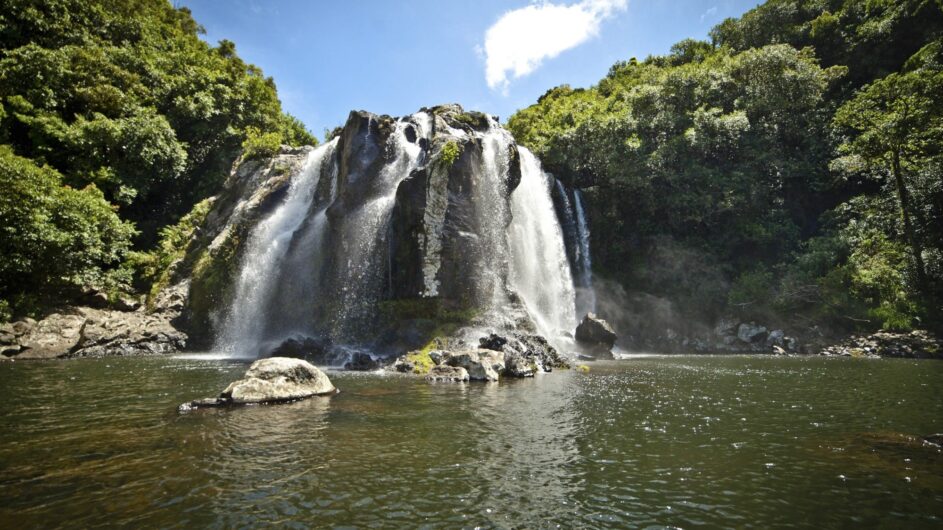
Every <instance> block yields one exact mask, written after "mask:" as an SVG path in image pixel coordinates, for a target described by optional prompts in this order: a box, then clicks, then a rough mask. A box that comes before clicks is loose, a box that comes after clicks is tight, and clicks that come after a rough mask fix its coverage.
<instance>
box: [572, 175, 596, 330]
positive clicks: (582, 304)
mask: <svg viewBox="0 0 943 530" xmlns="http://www.w3.org/2000/svg"><path fill="white" fill-rule="evenodd" d="M573 206H574V211H575V212H576V234H577V243H578V246H577V250H578V252H577V263H578V265H577V271H578V276H577V280H576V311H577V313H578V314H579V315H585V314H586V313H590V312H595V311H596V291H595V290H594V289H593V260H592V257H591V255H590V253H589V226H587V223H586V212H585V211H584V210H583V192H581V191H580V190H579V189H576V190H574V191H573Z"/></svg>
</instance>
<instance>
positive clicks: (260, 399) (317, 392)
mask: <svg viewBox="0 0 943 530" xmlns="http://www.w3.org/2000/svg"><path fill="white" fill-rule="evenodd" d="M335 393H337V389H336V388H334V385H333V384H332V383H331V380H330V379H328V377H327V375H325V374H324V372H322V371H321V370H319V369H318V368H317V367H316V366H314V365H312V364H311V363H309V362H307V361H304V360H302V359H294V358H289V357H270V358H268V359H260V360H258V361H255V362H254V363H252V366H250V367H249V370H248V371H246V375H245V377H244V378H243V379H240V380H239V381H235V382H233V383H231V384H230V385H229V386H228V387H226V389H225V390H223V391H222V392H221V393H220V394H219V397H216V398H208V399H198V400H194V401H190V402H187V403H184V404H183V405H180V407H179V409H178V410H180V411H181V412H186V411H189V410H192V409H195V408H202V407H219V406H226V405H246V404H252V403H282V402H286V401H296V400H299V399H304V398H308V397H312V396H323V395H329V394H335Z"/></svg>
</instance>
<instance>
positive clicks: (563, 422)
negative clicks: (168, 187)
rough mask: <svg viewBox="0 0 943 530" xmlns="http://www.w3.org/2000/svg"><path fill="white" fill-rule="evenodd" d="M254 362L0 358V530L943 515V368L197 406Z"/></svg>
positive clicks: (840, 364) (678, 375) (745, 369)
mask: <svg viewBox="0 0 943 530" xmlns="http://www.w3.org/2000/svg"><path fill="white" fill-rule="evenodd" d="M245 368H246V365H245V364H238V363H232V362H227V361H224V360H212V359H199V358H180V357H177V358H171V357H163V358H128V359H122V358H109V359H100V360H92V359H89V360H76V361H70V362H50V363H41V362H37V363H26V362H16V363H9V362H7V363H0V402H2V404H3V405H2V409H0V526H2V527H6V528H24V527H44V528H53V527H89V526H100V525H107V526H124V527H141V526H147V527H168V528H173V527H177V528H193V527H208V528H231V527H249V526H260V525H278V526H285V527H299V528H302V527H311V526H318V527H389V526H405V527H422V526H427V527H449V528H454V527H476V526H479V527H528V528H531V527H555V526H562V527H567V528H569V527H583V528H591V527H624V526H630V527H648V526H654V527H663V526H666V527H682V528H691V527H701V526H709V527H718V526H726V527H738V528H746V527H756V528H770V527H823V526H825V527H839V526H841V527H852V526H854V527H858V526H869V527H870V526H881V527H895V528H903V527H907V528H921V527H927V528H931V527H937V528H939V527H940V526H941V525H943V455H941V452H940V449H939V448H938V447H935V446H931V445H929V444H924V443H922V442H921V441H920V440H919V439H917V438H914V435H920V434H929V433H932V432H943V399H941V396H940V390H941V388H943V363H940V362H934V361H908V360H860V359H829V358H771V357H749V356H652V357H637V358H632V359H628V360H624V361H615V362H608V363H594V364H592V365H591V366H590V369H589V372H588V373H583V372H581V371H578V370H570V371H558V372H554V373H552V374H548V375H546V376H543V377H537V378H535V379H530V380H513V381H502V382H500V383H497V384H485V383H467V384H454V383H453V384H429V383H426V382H424V381H422V380H421V379H417V378H413V377H408V376H400V375H381V374H363V373H344V372H332V373H330V376H331V378H332V380H333V381H334V383H335V385H336V386H337V387H338V388H339V389H340V390H341V393H340V394H338V395H335V396H332V397H328V398H315V399H311V400H307V401H302V402H298V403H294V404H288V405H278V406H256V407H245V408H239V409H231V410H210V411H196V412H194V413H189V414H183V415H180V414H178V413H177V412H176V406H177V405H178V404H179V403H181V402H183V401H186V400H189V399H193V398H197V397H203V396H208V395H212V394H214V393H216V392H218V391H219V390H220V389H222V388H223V387H225V385H226V384H227V383H228V382H230V381H231V380H233V379H235V378H238V377H239V376H240V375H241V374H242V372H243V371H244V370H245Z"/></svg>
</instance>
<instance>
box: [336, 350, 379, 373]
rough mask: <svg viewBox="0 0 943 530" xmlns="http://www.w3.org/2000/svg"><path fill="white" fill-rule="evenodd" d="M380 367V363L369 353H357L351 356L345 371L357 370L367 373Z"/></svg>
mask: <svg viewBox="0 0 943 530" xmlns="http://www.w3.org/2000/svg"><path fill="white" fill-rule="evenodd" d="M379 367H380V363H378V362H376V360H374V359H373V357H372V356H371V355H370V354H369V353H364V352H356V353H354V354H352V355H351V356H350V360H348V361H347V362H346V363H344V369H345V370H356V371H360V372H367V371H370V370H376V369H377V368H379Z"/></svg>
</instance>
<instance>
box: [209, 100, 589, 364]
mask: <svg viewBox="0 0 943 530" xmlns="http://www.w3.org/2000/svg"><path fill="white" fill-rule="evenodd" d="M453 125H454V126H455V127H453ZM450 143H452V144H458V145H459V146H460V150H459V153H460V154H459V157H458V158H456V159H455V160H451V161H449V162H448V163H447V164H446V163H443V160H444V159H443V158H441V155H440V153H441V152H442V150H443V149H444V146H446V145H448V144H450ZM518 159H519V160H518ZM518 162H519V166H520V182H519V183H516V182H514V181H515V180H516V177H517V172H518ZM264 175H266V176H267V178H269V179H270V180H269V181H268V182H273V183H274V184H270V186H273V187H272V188H271V189H269V191H270V192H273V194H274V192H275V191H277V192H278V193H282V191H281V190H285V191H284V195H283V196H282V197H283V198H282V199H280V202H279V203H278V204H277V205H276V206H275V207H274V208H273V209H272V210H271V211H270V212H268V213H266V214H264V215H262V216H260V218H259V220H258V221H257V222H256V223H255V224H254V225H253V227H252V228H251V230H250V231H249V233H248V234H247V235H246V236H245V239H244V243H243V245H242V247H241V249H242V250H241V258H240V263H239V269H238V272H237V274H236V276H235V278H234V280H233V285H232V290H233V291H232V292H233V293H234V297H233V301H232V303H231V304H230V305H229V307H226V308H220V313H219V315H220V318H217V320H216V321H217V322H219V326H218V328H217V339H216V344H215V349H216V350H218V351H222V352H225V353H227V354H229V355H230V356H233V357H257V356H259V355H264V354H267V353H270V352H272V351H273V350H275V349H276V348H278V347H280V346H281V345H283V344H285V341H286V340H287V339H297V341H296V342H295V343H290V344H289V345H288V346H287V347H297V348H302V349H303V350H304V354H305V355H310V356H312V357H313V358H317V359H318V360H319V362H323V363H326V364H333V363H343V362H344V361H345V360H346V359H347V356H348V354H349V353H352V352H366V353H369V354H371V355H377V354H383V353H386V352H388V351H391V350H392V349H393V348H394V347H406V346H401V345H403V344H406V343H407V342H408V343H409V344H412V343H413V342H420V341H418V340H414V339H418V338H421V336H422V334H423V333H428V331H426V330H425V328H424V327H423V326H427V325H428V324H429V323H430V322H432V323H434V319H435V318H436V317H435V316H432V317H428V316H418V317H415V316H408V315H409V312H408V310H407V311H405V312H404V313H405V315H407V316H400V315H399V314H396V315H393V316H392V317H391V318H389V319H383V318H380V317H381V316H382V315H385V314H386V313H385V311H386V310H387V309H386V308H387V307H391V308H396V307H405V308H407V309H408V308H410V307H412V306H413V305H414V306H415V307H418V308H420V311H421V310H425V309H424V308H426V307H444V308H446V309H445V310H444V311H449V312H452V314H461V313H460V312H464V313H465V314H468V315H471V316H469V317H466V318H465V320H464V321H462V322H463V327H461V328H459V329H458V330H457V331H456V332H455V333H456V337H459V336H460V338H461V339H462V340H465V339H467V340H466V342H468V343H469V344H477V341H478V339H479V338H480V337H481V335H482V333H486V332H492V331H499V332H501V331H504V332H506V331H513V330H532V325H531V324H530V323H531V322H532V323H533V324H535V325H536V327H537V331H538V332H539V333H541V334H543V335H544V336H545V337H547V338H548V339H549V340H551V341H554V342H557V343H558V344H560V343H561V342H562V341H565V339H561V337H562V336H563V333H564V332H569V331H571V330H572V329H573V328H574V326H575V324H576V312H575V311H576V307H578V306H577V305H576V300H577V299H578V297H577V294H576V291H575V290H574V287H580V286H582V285H583V284H584V283H585V282H582V280H580V279H579V278H577V281H576V284H577V285H574V276H573V273H571V261H570V260H568V258H567V251H568V247H570V246H571V245H569V241H567V242H564V229H563V228H562V227H561V225H560V222H559V220H558V216H557V214H556V212H555V209H554V202H553V200H554V199H553V198H552V197H551V191H552V189H553V185H554V182H553V179H552V177H551V176H550V175H548V174H547V173H544V171H543V170H542V169H541V167H540V162H539V161H538V160H537V158H536V157H535V156H534V155H533V154H532V153H531V152H530V151H528V150H527V149H524V148H522V147H518V146H517V145H516V144H515V142H514V139H513V138H512V137H511V135H510V133H508V132H507V131H506V130H504V129H503V128H502V127H501V126H500V125H499V124H498V123H496V122H495V121H494V120H493V119H491V120H489V121H488V123H487V125H486V124H484V123H480V122H479V124H476V125H475V126H474V127H471V126H468V124H467V123H464V122H460V121H455V120H454V118H449V117H445V118H444V117H443V115H442V114H435V115H434V114H433V113H432V112H429V111H425V110H423V111H420V112H419V113H416V114H413V115H411V116H407V117H404V118H399V119H392V118H388V117H378V116H376V115H372V114H369V113H351V117H350V118H349V120H348V124H347V125H346V126H345V129H344V132H343V133H342V134H341V135H339V136H338V138H335V139H334V140H332V141H331V142H330V143H327V144H325V145H322V146H321V147H319V148H317V149H315V150H313V151H311V152H310V153H309V154H308V155H307V158H306V159H305V161H304V165H303V167H302V169H301V171H300V172H298V173H297V174H295V175H293V176H292V177H291V180H290V182H288V183H287V185H286V184H284V181H283V180H280V179H279V178H278V176H277V175H274V176H273V175H271V174H268V173H265V174H264ZM271 179H275V180H271ZM407 179H408V180H407ZM515 184H516V186H517V187H516V188H514V191H513V192H511V193H509V190H510V189H511V187H512V186H514V185H515ZM557 185H558V186H559V183H557ZM286 188H287V189H286ZM561 191H562V195H561V196H562V198H563V200H564V201H566V208H567V210H568V214H567V215H568V217H567V225H566V229H567V231H568V232H572V233H573V234H574V236H573V237H574V238H576V237H577V234H578V235H579V238H580V241H581V244H580V245H579V248H580V249H581V250H580V251H579V254H580V255H581V256H583V255H585V256H587V257H588V245H589V238H588V232H587V231H586V230H585V216H584V214H583V211H582V203H581V198H579V197H575V196H568V195H567V193H566V190H563V189H562V188H561ZM571 197H572V200H573V201H574V202H575V203H576V209H574V207H573V205H572V204H571V203H570V201H571ZM246 200H247V199H246ZM237 226H238V225H237ZM584 239H585V241H583V240H584ZM583 249H586V251H584V250H583ZM576 263H580V264H582V263H583V260H578V261H577V262H576ZM586 266H587V267H588V261H586ZM573 267H574V268H573V271H574V272H576V271H577V269H576V268H575V265H574V266H573ZM580 270H582V269H580ZM580 278H582V277H580ZM515 295H516V296H515ZM387 300H389V301H392V302H400V301H402V302H403V305H401V306H396V305H393V304H391V305H389V306H384V305H383V304H384V302H385V301H387ZM427 302H429V303H427ZM437 304H442V305H441V306H439V305H437ZM436 311H438V309H436ZM417 314H419V315H423V314H424V313H421V312H420V313H417ZM450 318H455V317H454V316H453V317H450ZM407 321H408V322H409V323H406V324H404V325H403V326H402V327H395V326H400V323H401V322H407ZM450 323H451V322H450ZM391 324H392V326H391ZM410 326H412V327H410ZM400 330H402V331H403V333H402V334H398V333H399V331H400ZM424 340H428V339H424ZM397 341H399V342H397ZM404 341H405V342H404ZM410 341H411V342H410ZM409 347H412V346H409Z"/></svg>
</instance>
